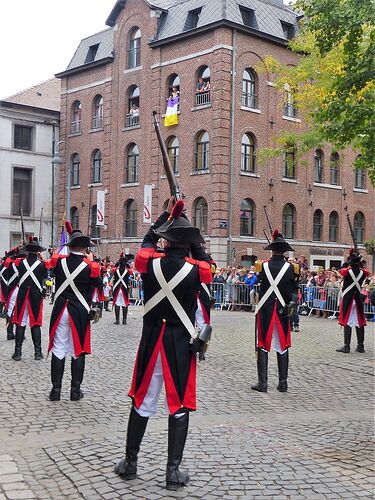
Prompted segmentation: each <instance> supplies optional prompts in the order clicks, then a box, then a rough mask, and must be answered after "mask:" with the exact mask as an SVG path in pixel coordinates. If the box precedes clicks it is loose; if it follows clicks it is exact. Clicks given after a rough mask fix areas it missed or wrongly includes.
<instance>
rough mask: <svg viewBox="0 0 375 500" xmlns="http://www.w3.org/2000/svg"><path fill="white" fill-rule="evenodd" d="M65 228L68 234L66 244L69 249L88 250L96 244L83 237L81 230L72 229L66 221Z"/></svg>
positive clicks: (87, 237)
mask: <svg viewBox="0 0 375 500" xmlns="http://www.w3.org/2000/svg"><path fill="white" fill-rule="evenodd" d="M65 228H66V231H67V233H68V234H69V241H68V242H67V243H66V245H67V246H68V247H69V248H88V247H94V246H95V245H96V243H94V242H92V241H91V239H90V237H89V236H85V235H84V234H83V233H82V231H81V230H79V229H73V228H72V225H71V223H70V222H69V221H68V220H67V221H65Z"/></svg>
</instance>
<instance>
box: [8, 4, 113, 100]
mask: <svg viewBox="0 0 375 500" xmlns="http://www.w3.org/2000/svg"><path fill="white" fill-rule="evenodd" d="M115 3H116V2H115V0H0V64H1V71H0V98H4V97H7V96H10V95H12V94H15V93H17V92H19V91H20V90H24V89H26V88H28V87H31V86H32V85H35V84H36V83H40V82H42V81H44V80H48V79H49V78H52V77H53V75H54V74H55V73H58V72H59V71H63V70H64V69H66V67H67V65H68V64H69V62H70V59H71V58H72V56H73V54H74V51H75V50H76V48H77V46H78V44H79V42H80V40H81V39H82V38H85V37H86V36H88V35H91V34H93V33H95V32H97V31H100V30H102V29H104V28H105V27H106V26H105V21H106V19H107V17H108V15H109V14H110V12H111V10H112V7H113V6H114V5H115Z"/></svg>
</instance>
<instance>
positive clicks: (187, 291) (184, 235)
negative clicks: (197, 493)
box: [115, 200, 212, 490]
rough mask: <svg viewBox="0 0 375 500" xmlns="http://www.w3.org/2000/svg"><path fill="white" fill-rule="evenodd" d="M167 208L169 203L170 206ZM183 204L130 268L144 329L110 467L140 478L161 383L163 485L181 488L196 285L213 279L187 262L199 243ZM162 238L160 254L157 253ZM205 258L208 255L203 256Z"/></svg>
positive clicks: (154, 231) (204, 266) (198, 264)
mask: <svg viewBox="0 0 375 500" xmlns="http://www.w3.org/2000/svg"><path fill="white" fill-rule="evenodd" d="M170 205H171V202H170ZM183 206H184V205H183V202H182V201H181V200H180V201H178V202H177V203H176V205H175V207H174V208H173V211H172V214H171V216H169V212H170V211H171V206H169V207H168V209H167V211H165V212H163V214H162V215H161V216H160V217H159V219H158V220H157V221H156V222H155V224H154V225H153V226H151V228H150V230H149V231H148V233H147V234H146V235H145V237H144V239H143V243H142V249H141V250H140V251H139V252H138V254H137V256H136V259H135V268H136V269H137V270H138V271H139V272H141V273H142V280H143V289H144V303H145V308H144V316H143V330H142V338H141V341H140V345H139V349H138V353H137V359H136V362H135V366H134V372H133V379H132V384H131V388H130V391H129V396H130V397H131V398H132V401H133V406H132V409H131V412H130V416H129V422H128V431H127V439H126V450H125V458H124V459H122V460H121V461H120V462H119V463H118V464H117V465H116V467H115V472H116V474H118V475H119V476H121V477H122V478H123V479H127V480H128V479H135V478H136V476H137V460H138V452H139V448H140V445H141V442H142V438H143V435H144V433H145V430H146V426H147V421H148V418H149V417H150V416H153V415H155V414H156V413H157V402H158V398H159V395H160V391H161V389H162V386H163V383H164V386H165V391H166V400H167V405H168V409H169V414H170V415H169V420H168V462H167V471H166V487H167V489H168V490H178V489H180V488H182V487H183V486H184V485H185V484H187V483H188V482H189V474H188V473H187V472H182V471H180V470H179V465H180V463H181V460H182V455H183V451H184V446H185V441H186V437H187V433H188V425H189V412H190V411H194V410H195V409H196V353H197V352H199V351H201V349H202V341H201V339H200V338H198V337H197V330H196V318H195V315H196V311H197V295H198V293H199V289H200V285H201V283H205V284H208V283H210V282H211V279H212V274H211V269H210V265H209V263H208V262H204V261H199V260H194V259H191V258H189V257H188V255H189V251H190V247H191V246H192V245H201V244H202V243H203V241H204V240H203V238H202V236H201V235H200V232H199V229H198V228H196V227H193V226H192V225H191V224H190V222H189V221H188V220H187V219H186V218H185V217H183V216H181V215H182V210H183ZM159 238H162V239H163V240H164V241H165V246H164V250H163V253H159V252H157V251H156V245H157V242H158V240H159ZM205 255H206V254H205Z"/></svg>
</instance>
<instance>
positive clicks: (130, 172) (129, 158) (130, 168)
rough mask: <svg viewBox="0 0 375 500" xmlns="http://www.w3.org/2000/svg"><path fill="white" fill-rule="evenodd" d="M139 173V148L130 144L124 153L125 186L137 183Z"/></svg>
mask: <svg viewBox="0 0 375 500" xmlns="http://www.w3.org/2000/svg"><path fill="white" fill-rule="evenodd" d="M138 171H139V148H138V146H137V145H136V144H130V145H129V146H128V149H127V153H126V165H125V184H129V183H131V182H138Z"/></svg>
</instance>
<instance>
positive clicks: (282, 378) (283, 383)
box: [277, 351, 289, 392]
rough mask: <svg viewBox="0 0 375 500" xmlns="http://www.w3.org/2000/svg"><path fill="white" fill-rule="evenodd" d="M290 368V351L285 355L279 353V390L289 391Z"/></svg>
mask: <svg viewBox="0 0 375 500" xmlns="http://www.w3.org/2000/svg"><path fill="white" fill-rule="evenodd" d="M288 366H289V351H286V352H284V354H280V353H277V367H278V369H279V383H278V385H277V390H278V391H280V392H286V391H287V390H288V382H287V380H288Z"/></svg>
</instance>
